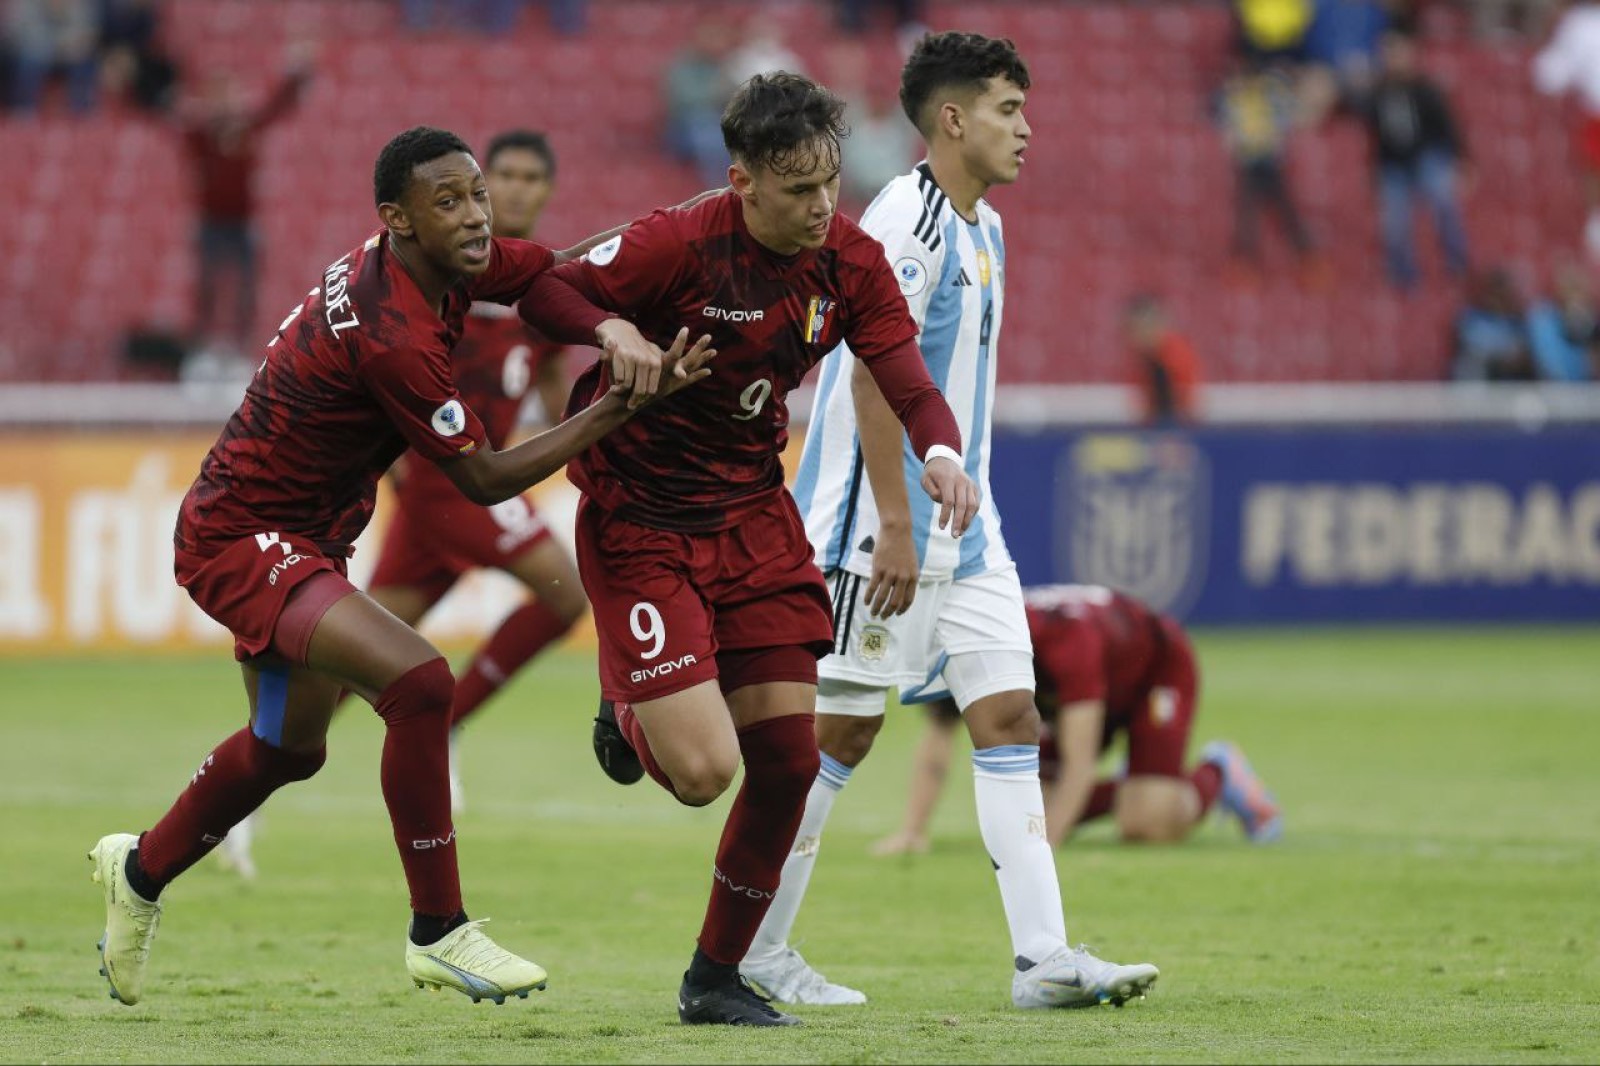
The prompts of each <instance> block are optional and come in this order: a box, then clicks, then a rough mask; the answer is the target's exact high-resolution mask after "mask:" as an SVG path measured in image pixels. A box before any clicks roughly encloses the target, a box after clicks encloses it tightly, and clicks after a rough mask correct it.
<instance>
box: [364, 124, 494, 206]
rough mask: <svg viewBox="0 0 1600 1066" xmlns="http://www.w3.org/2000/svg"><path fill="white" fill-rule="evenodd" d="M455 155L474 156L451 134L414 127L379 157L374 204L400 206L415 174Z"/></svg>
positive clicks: (374, 179) (373, 195)
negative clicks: (457, 153) (426, 164)
mask: <svg viewBox="0 0 1600 1066" xmlns="http://www.w3.org/2000/svg"><path fill="white" fill-rule="evenodd" d="M451 152H465V153H467V154H468V155H471V154H472V149H471V148H468V147H467V142H466V141H463V140H462V139H461V138H460V137H457V136H456V135H455V134H453V133H451V132H450V131H449V130H436V129H434V128H433V127H432V126H413V127H411V128H410V129H408V130H406V131H405V132H404V133H397V134H395V136H394V137H393V138H392V139H391V140H390V141H389V143H388V144H386V145H384V146H383V151H381V152H379V153H378V162H377V164H376V165H374V166H373V168H372V198H373V201H374V202H375V203H378V204H393V203H399V202H400V197H401V196H402V195H404V193H405V191H406V186H407V185H409V184H411V171H412V170H414V169H415V168H416V167H418V166H421V165H422V164H423V163H431V162H432V161H433V160H435V159H438V158H439V157H440V156H442V155H449V154H450V153H451Z"/></svg>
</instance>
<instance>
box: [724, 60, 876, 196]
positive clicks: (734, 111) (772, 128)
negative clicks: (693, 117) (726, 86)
mask: <svg viewBox="0 0 1600 1066" xmlns="http://www.w3.org/2000/svg"><path fill="white" fill-rule="evenodd" d="M845 133H846V129H845V124H844V101H843V100H841V99H839V98H838V97H837V96H835V95H833V93H831V92H829V91H828V90H827V89H825V88H824V87H822V86H821V85H818V84H817V83H816V82H814V81H812V80H811V79H810V78H807V77H804V76H802V75H799V74H789V73H786V72H784V71H776V72H774V73H772V74H757V75H755V76H754V77H752V78H751V79H750V80H749V81H747V82H745V83H744V84H743V85H741V86H739V91H738V92H736V93H734V94H733V99H732V100H730V101H728V107H727V110H725V111H723V112H722V143H723V144H724V145H726V146H727V148H728V154H729V155H730V156H732V157H733V158H734V159H735V160H736V161H738V162H739V163H740V164H742V165H744V166H746V167H751V168H755V167H764V168H766V169H767V170H770V171H772V172H773V173H775V174H780V175H790V174H799V173H804V172H805V171H807V170H810V169H811V168H812V167H813V166H815V165H816V164H817V163H818V162H821V163H822V164H823V165H824V166H825V167H827V168H828V169H830V170H831V169H833V168H835V167H837V166H838V165H839V139H840V138H841V137H843V136H844V135H845ZM818 141H820V142H821V149H820V150H821V152H822V153H823V154H822V156H821V158H820V159H819V158H818V157H817V154H816V153H817V152H818V150H819V149H818Z"/></svg>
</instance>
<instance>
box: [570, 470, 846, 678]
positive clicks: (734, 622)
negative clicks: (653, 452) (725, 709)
mask: <svg viewBox="0 0 1600 1066" xmlns="http://www.w3.org/2000/svg"><path fill="white" fill-rule="evenodd" d="M577 548H578V571H579V573H581V574H582V575H583V587H584V589H585V590H586V591H587V592H588V594H589V601H590V602H591V603H592V604H593V605H594V620H595V629H596V630H597V631H598V634H599V638H600V691H601V693H602V694H603V695H604V696H605V698H606V699H609V700H624V701H627V702H629V703H639V702H643V701H644V700H651V699H659V698H660V697H662V696H670V695H671V694H672V693H674V692H681V691H683V690H684V689H686V688H689V687H691V686H693V685H697V684H699V683H700V682H702V681H709V680H711V679H712V678H717V677H720V676H723V674H724V671H722V670H719V667H718V663H717V655H718V653H719V652H722V653H725V654H726V653H731V652H737V651H745V650H749V649H752V648H779V647H798V648H804V649H805V650H806V651H807V652H809V653H810V655H811V660H813V661H810V662H809V663H808V669H807V670H806V671H801V670H799V669H796V668H795V666H794V665H793V664H794V663H795V662H796V660H795V659H794V658H793V657H788V658H786V659H783V660H781V661H784V662H787V663H789V664H790V666H789V669H788V671H787V672H786V673H785V674H784V676H777V675H773V676H761V677H759V678H758V677H755V676H752V674H751V673H750V671H748V670H738V671H731V670H730V671H726V673H728V674H730V675H732V674H735V673H737V675H738V676H739V677H740V679H741V681H742V682H743V683H745V684H750V683H754V682H755V681H757V680H761V681H810V682H812V683H815V682H816V663H815V662H814V660H815V659H817V658H820V657H821V656H823V655H826V654H827V653H828V652H829V651H831V650H832V649H833V607H832V601H831V600H830V599H829V597H828V588H827V586H826V585H825V584H824V583H823V580H822V572H821V571H820V570H818V569H817V567H816V564H815V563H814V562H812V560H811V545H810V544H809V543H808V542H807V541H806V533H805V526H804V524H803V523H802V522H801V520H800V513H799V511H798V510H796V509H795V505H794V500H793V499H791V498H790V496H789V494H788V493H787V492H784V493H781V494H780V496H779V497H778V500H777V501H775V502H774V504H773V505H772V506H771V507H770V508H767V509H765V510H763V511H758V512H756V513H755V514H752V515H750V516H749V517H748V518H746V519H745V520H744V521H743V522H741V523H740V524H739V525H737V526H735V527H733V528H732V529H725V530H721V531H719V532H715V533H674V532H669V531H667V530H662V529H654V528H652V527H650V526H643V525H640V524H638V523H636V522H630V521H628V520H627V519H625V518H619V517H617V516H616V515H613V514H611V513H609V512H607V511H604V510H602V509H601V508H599V507H597V506H595V505H594V504H593V503H592V502H591V501H589V500H588V499H587V498H585V499H584V501H583V503H582V504H580V505H579V507H578V526H577ZM802 672H804V673H806V674H807V675H808V676H805V677H802V676H799V675H800V674H801V673H802ZM790 675H793V676H790ZM725 688H726V686H725Z"/></svg>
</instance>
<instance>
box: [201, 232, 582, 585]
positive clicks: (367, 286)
mask: <svg viewBox="0 0 1600 1066" xmlns="http://www.w3.org/2000/svg"><path fill="white" fill-rule="evenodd" d="M551 262H552V256H551V254H550V250H549V249H547V248H545V247H543V246H542V245H538V244H533V243H531V242H528V241H513V240H501V239H498V238H497V239H495V240H494V241H493V242H492V243H491V252H490V257H489V267H488V270H486V271H485V272H484V273H483V274H482V275H480V276H479V277H477V278H473V279H464V280H462V281H461V282H459V283H458V284H457V285H456V286H454V287H453V288H452V289H451V290H450V291H449V292H447V293H446V294H445V297H444V300H443V303H442V306H441V308H440V310H439V312H437V313H436V312H435V311H434V309H433V308H432V307H431V306H429V304H428V302H427V300H426V299H425V298H424V297H423V295H422V290H421V289H419V288H418V287H417V285H416V283H415V282H414V281H412V280H411V276H410V275H409V274H408V273H406V270H405V268H404V267H403V266H402V265H401V264H400V262H399V260H398V259H397V258H396V257H395V255H394V253H393V252H392V251H391V250H390V248H389V238H388V236H387V234H386V233H384V232H379V233H377V234H374V235H373V236H372V238H371V239H369V240H368V241H367V242H366V243H365V244H363V245H361V247H359V248H356V249H354V250H353V251H350V252H348V253H346V254H345V255H343V256H341V257H340V258H339V259H338V260H336V261H335V262H334V263H333V264H332V265H330V266H329V267H328V269H327V270H326V271H325V272H324V273H323V277H322V283H321V284H320V285H318V286H316V287H315V288H313V289H312V290H311V292H310V294H309V295H308V296H307V297H306V301H305V302H304V303H303V304H301V305H300V306H299V307H297V308H295V309H294V311H293V312H291V313H290V315H289V317H288V318H286V319H284V322H283V325H282V326H280V327H278V335H277V336H276V337H275V338H273V340H272V341H271V342H270V343H269V344H268V345H267V357H266V359H264V360H263V361H262V363H261V366H260V368H259V369H258V370H257V371H256V374H255V377H254V378H253V379H251V382H250V385H249V387H248V388H246V389H245V394H244V401H243V402H242V403H240V405H239V409H238V410H237V411H235V412H234V414H233V417H232V418H230V419H229V420H228V424H227V426H226V427H224V428H223V431H222V436H220V437H218V438H217V442H216V444H214V445H212V448H211V452H210V453H209V454H208V455H207V456H206V458H205V461H204V462H203V463H201V465H200V476H199V477H198V478H196V479H195V482H194V485H193V486H191V487H190V489H189V493H188V495H187V496H185V497H184V500H183V506H182V509H181V510H180V512H179V515H178V527H177V530H176V533H175V541H176V543H177V545H178V547H179V548H182V549H186V550H188V551H191V552H196V551H198V552H201V553H204V552H205V551H207V550H209V549H210V548H212V547H217V546H221V545H223V544H226V543H228V542H231V541H234V540H237V539H239V538H241V537H248V536H253V535H255V534H257V533H272V532H278V533H297V534H299V535H301V536H303V537H305V538H306V539H307V540H310V541H311V542H312V543H313V544H315V545H316V546H317V547H318V548H319V549H320V550H322V551H323V552H325V553H326V554H329V555H348V554H349V552H350V544H351V542H352V541H354V540H355V538H356V536H357V535H358V534H359V533H360V532H361V530H362V529H364V528H365V527H366V524H367V521H368V519H370V518H371V517H372V506H373V500H374V498H375V496H376V494H377V484H378V479H379V477H380V476H382V474H383V472H384V471H385V470H387V469H388V468H389V465H390V464H391V463H393V462H394V460H395V459H396V458H397V457H398V456H399V455H400V453H401V452H403V451H404V450H405V449H406V448H407V447H408V446H409V447H411V448H414V449H416V451H417V452H418V453H419V454H421V455H422V456H423V457H424V458H426V459H429V460H432V461H433V462H435V463H438V462H446V461H449V460H451V459H454V458H456V457H458V456H461V455H467V454H470V453H472V452H473V451H475V450H476V449H478V448H479V447H481V446H482V445H483V443H484V440H485V433H484V427H483V425H482V424H481V423H480V422H479V420H478V416H477V415H475V414H474V413H473V412H472V411H471V410H470V409H469V408H468V406H467V405H466V404H465V403H464V402H463V401H462V398H461V395H460V393H459V392H458V390H457V388H456V385H455V381H454V378H453V376H452V373H451V366H450V350H451V349H452V348H453V347H454V346H455V344H456V341H457V340H459V339H460V337H461V329H462V321H463V319H464V318H465V317H466V313H467V308H468V307H469V306H470V305H471V303H472V301H473V300H485V301H493V302H495V303H511V302H513V301H515V300H517V299H519V298H520V297H521V296H522V295H523V293H525V292H526V291H527V289H528V286H529V285H530V284H532V282H533V280H534V278H535V277H537V276H538V275H539V274H540V272H542V271H544V270H545V269H547V268H548V267H549V266H550V264H551Z"/></svg>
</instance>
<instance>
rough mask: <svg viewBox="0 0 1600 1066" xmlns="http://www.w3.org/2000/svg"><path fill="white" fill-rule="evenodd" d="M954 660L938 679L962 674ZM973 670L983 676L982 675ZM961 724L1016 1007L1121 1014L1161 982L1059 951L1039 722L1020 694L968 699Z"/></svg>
mask: <svg viewBox="0 0 1600 1066" xmlns="http://www.w3.org/2000/svg"><path fill="white" fill-rule="evenodd" d="M969 658H971V657H969V656H961V655H953V656H951V658H950V663H949V665H947V667H946V677H951V676H952V673H953V672H955V671H961V670H965V669H967V668H968V665H969V664H968V662H967V661H966V660H968V659H969ZM980 668H981V667H980ZM963 715H964V717H965V719H966V722H967V729H968V731H969V732H970V733H971V735H972V748H973V752H972V765H973V777H974V792H975V794H976V798H977V807H978V828H979V831H980V832H981V834H982V836H983V843H984V847H985V848H986V849H987V850H988V852H989V858H990V860H991V861H992V862H993V864H994V868H995V880H996V881H997V882H998V883H999V886H1000V899H1001V903H1002V904H1003V905H1004V907H1005V912H1006V924H1007V925H1008V926H1009V927H1010V930H1011V944H1012V952H1013V954H1014V955H1015V957H1016V959H1015V961H1016V972H1015V973H1014V974H1013V976H1012V981H1011V999H1012V1002H1013V1003H1015V1004H1016V1005H1017V1006H1019V1007H1027V1008H1035V1007H1086V1006H1093V1005H1095V1004H1096V1003H1107V1002H1109V1003H1115V1004H1118V1005H1121V1004H1122V1003H1124V1002H1126V1001H1127V1000H1128V999H1131V998H1133V997H1135V996H1141V995H1143V994H1144V993H1145V991H1146V990H1147V989H1148V988H1149V987H1150V985H1151V984H1153V983H1154V982H1155V980H1156V978H1157V977H1158V976H1160V972H1159V971H1158V970H1157V969H1156V968H1155V967H1154V966H1151V965H1149V964H1147V963H1142V964H1138V965H1133V966H1118V965H1116V964H1113V963H1109V962H1105V961H1103V960H1101V959H1098V958H1096V957H1095V956H1094V955H1092V954H1090V953H1089V952H1088V951H1087V950H1085V949H1083V948H1081V947H1080V948H1072V947H1070V946H1069V945H1068V944H1067V931H1066V921H1065V919H1064V918H1063V916H1062V911H1061V886H1060V882H1059V879H1058V878H1057V875H1056V866H1055V853H1054V850H1053V849H1052V848H1051V847H1050V842H1049V841H1048V840H1047V839H1046V837H1045V817H1044V793H1043V791H1042V790H1041V788H1040V785H1039V729H1040V722H1039V712H1038V711H1037V709H1035V707H1034V703H1033V696H1032V693H1031V692H1030V691H1028V690H1024V689H1011V690H1006V691H1001V692H995V693H993V694H990V695H984V696H981V697H979V698H977V699H974V700H973V701H972V702H971V703H969V704H968V706H967V707H966V708H965V710H964V712H963Z"/></svg>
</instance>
